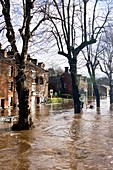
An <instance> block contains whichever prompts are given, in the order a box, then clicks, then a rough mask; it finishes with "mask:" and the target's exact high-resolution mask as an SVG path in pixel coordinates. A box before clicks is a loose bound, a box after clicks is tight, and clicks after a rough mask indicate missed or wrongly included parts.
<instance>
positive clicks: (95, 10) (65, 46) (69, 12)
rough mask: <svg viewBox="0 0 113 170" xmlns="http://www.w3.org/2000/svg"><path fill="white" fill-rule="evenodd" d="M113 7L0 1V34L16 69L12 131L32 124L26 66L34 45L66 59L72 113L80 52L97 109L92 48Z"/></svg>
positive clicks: (96, 2)
mask: <svg viewBox="0 0 113 170" xmlns="http://www.w3.org/2000/svg"><path fill="white" fill-rule="evenodd" d="M112 5H113V2H112V0H105V1H104V0H103V1H102V0H92V1H88V0H66V1H64V0H41V1H40V0H18V2H15V1H14V0H0V6H1V7H2V11H1V14H0V22H1V26H0V32H1V35H2V37H3V35H5V37H6V38H7V42H8V44H7V45H10V46H11V49H12V51H13V52H14V57H15V61H16V66H17V69H18V74H17V76H16V78H15V81H16V89H17V93H18V100H19V122H18V124H17V125H16V127H13V129H15V128H16V129H29V128H31V126H32V124H33V122H32V118H31V115H30V114H29V100H28V98H29V88H28V87H27V85H26V84H27V83H26V81H27V76H26V67H27V60H28V53H29V52H30V51H32V52H33V50H36V49H35V44H37V43H38V44H37V48H38V47H39V46H40V49H44V50H45V49H46V48H47V47H49V48H50V45H51V47H53V48H54V49H55V50H57V51H58V54H59V55H62V56H64V57H66V58H67V60H68V63H69V66H70V72H71V78H72V90H73V101H74V113H80V112H81V106H80V100H79V90H78V84H77V62H78V59H79V54H80V52H83V54H84V57H85V60H86V66H87V68H88V72H89V74H90V76H91V79H92V82H93V87H94V91H95V94H96V99H97V107H99V106H100V101H99V93H98V88H97V85H96V83H95V69H96V67H97V65H98V55H97V54H95V56H96V57H95V58H94V59H93V60H92V49H93V44H95V43H97V42H98V38H99V37H101V34H102V31H104V28H105V27H106V26H107V25H108V23H109V20H110V15H111V12H112ZM13 14H15V15H13ZM89 18H90V29H89ZM93 56H94V55H93ZM101 69H102V67H101ZM102 70H103V69H102Z"/></svg>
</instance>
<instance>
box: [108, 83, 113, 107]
mask: <svg viewBox="0 0 113 170" xmlns="http://www.w3.org/2000/svg"><path fill="white" fill-rule="evenodd" d="M109 96H110V105H113V85H111V83H110V91H109Z"/></svg>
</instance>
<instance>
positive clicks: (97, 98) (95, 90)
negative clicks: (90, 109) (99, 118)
mask: <svg viewBox="0 0 113 170" xmlns="http://www.w3.org/2000/svg"><path fill="white" fill-rule="evenodd" d="M93 89H94V93H95V97H96V107H97V109H99V108H100V94H99V90H98V86H97V84H96V83H95V82H94V83H93Z"/></svg>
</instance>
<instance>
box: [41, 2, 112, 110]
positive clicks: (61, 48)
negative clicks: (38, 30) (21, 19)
mask: <svg viewBox="0 0 113 170" xmlns="http://www.w3.org/2000/svg"><path fill="white" fill-rule="evenodd" d="M98 3H99V0H95V1H94V3H93V2H92V3H91V4H90V5H92V7H91V10H89V8H88V4H89V3H88V0H78V1H76V2H75V1H72V0H67V1H65V2H64V0H60V1H57V0H53V1H51V0H50V1H49V0H48V7H47V9H48V10H47V11H46V17H47V19H48V20H47V21H46V24H45V26H46V28H47V31H48V32H49V33H51V34H52V35H53V36H54V38H55V40H56V43H57V47H58V54H60V55H63V56H65V57H66V58H67V59H68V63H69V66H70V72H71V78H72V91H73V99H74V112H75V113H80V112H81V102H80V99H79V98H80V95H79V89H78V82H77V60H78V55H79V53H80V51H81V50H82V49H83V48H84V47H86V46H88V45H90V44H93V43H96V39H97V37H98V35H99V33H100V31H101V29H102V28H103V27H104V25H105V23H106V21H107V18H108V16H109V13H110V10H109V8H108V9H107V11H106V14H105V17H104V16H102V18H103V20H101V22H100V20H99V18H100V15H99V14H98V17H97V13H98V12H96V8H97V7H99V6H98ZM108 5H109V4H108ZM42 12H43V11H42ZM87 12H88V13H89V16H91V18H92V23H91V25H92V30H91V32H90V33H91V36H90V38H88V36H87V33H88V24H87ZM97 23H98V24H97ZM52 35H51V36H52Z"/></svg>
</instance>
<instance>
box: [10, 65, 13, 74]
mask: <svg viewBox="0 0 113 170" xmlns="http://www.w3.org/2000/svg"><path fill="white" fill-rule="evenodd" d="M9 76H11V77H12V76H13V66H10V67H9Z"/></svg>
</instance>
